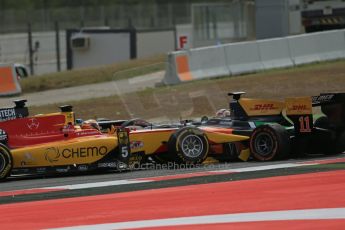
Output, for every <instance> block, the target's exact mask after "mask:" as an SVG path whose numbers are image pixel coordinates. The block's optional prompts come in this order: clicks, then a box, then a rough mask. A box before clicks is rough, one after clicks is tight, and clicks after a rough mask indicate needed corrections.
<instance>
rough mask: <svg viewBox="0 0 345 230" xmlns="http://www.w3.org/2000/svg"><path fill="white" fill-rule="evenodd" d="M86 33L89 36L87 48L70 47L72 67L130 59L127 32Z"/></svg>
mask: <svg viewBox="0 0 345 230" xmlns="http://www.w3.org/2000/svg"><path fill="white" fill-rule="evenodd" d="M86 34H88V33H86ZM88 35H89V36H90V47H89V48H88V49H86V50H74V49H72V52H73V55H72V57H73V58H72V62H73V69H75V68H82V67H91V66H98V65H107V64H112V63H116V62H120V61H125V60H129V59H130V35H129V33H105V34H101V33H96V34H92V33H90V34H88Z"/></svg>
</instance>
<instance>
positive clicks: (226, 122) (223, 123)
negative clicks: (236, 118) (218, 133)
mask: <svg viewBox="0 0 345 230" xmlns="http://www.w3.org/2000/svg"><path fill="white" fill-rule="evenodd" d="M219 124H220V125H232V122H231V121H220V122H219Z"/></svg>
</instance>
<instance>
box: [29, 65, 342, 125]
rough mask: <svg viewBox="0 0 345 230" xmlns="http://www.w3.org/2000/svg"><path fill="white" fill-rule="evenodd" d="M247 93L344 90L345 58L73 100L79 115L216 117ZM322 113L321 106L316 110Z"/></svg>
mask: <svg viewBox="0 0 345 230" xmlns="http://www.w3.org/2000/svg"><path fill="white" fill-rule="evenodd" d="M231 91H245V92H247V94H246V95H245V96H247V97H252V98H270V99H280V100H283V99H284V98H286V97H297V96H311V95H318V94H319V93H321V92H336V91H340V92H344V91H345V60H341V61H334V62H325V63H317V64H312V65H305V66H300V67H298V68H290V69H277V70H271V71H268V72H260V73H256V74H249V75H242V76H237V77H224V78H218V79H211V80H201V81H193V82H188V83H185V84H180V85H175V86H163V87H159V88H154V89H152V88H150V89H146V90H144V91H140V92H136V93H130V94H124V95H120V96H111V97H104V98H93V99H87V100H82V101H70V102H64V103H63V104H71V105H73V106H74V111H75V112H76V114H77V117H82V118H84V119H86V118H100V117H107V118H113V119H128V118H130V117H141V118H144V119H155V118H158V119H161V118H167V119H173V120H178V119H179V118H182V119H186V118H191V117H200V116H202V115H207V116H213V115H214V114H215V111H217V110H218V109H220V108H228V102H229V97H228V96H227V93H228V92H231ZM57 106H58V104H53V105H46V106H39V107H31V108H30V110H31V111H32V113H48V112H54V111H56V110H57ZM315 113H316V114H320V110H316V111H315Z"/></svg>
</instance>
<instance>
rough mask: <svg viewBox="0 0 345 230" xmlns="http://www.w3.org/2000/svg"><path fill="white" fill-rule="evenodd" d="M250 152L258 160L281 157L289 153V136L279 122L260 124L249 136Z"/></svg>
mask: <svg viewBox="0 0 345 230" xmlns="http://www.w3.org/2000/svg"><path fill="white" fill-rule="evenodd" d="M250 152H251V155H252V157H253V158H254V159H256V160H258V161H271V160H277V159H282V158H285V157H287V156H288V154H289V153H290V137H289V134H288V132H287V131H286V130H285V129H284V128H283V127H282V126H281V125H279V124H268V125H262V126H259V127H258V128H256V129H254V131H253V133H252V136H251V138H250Z"/></svg>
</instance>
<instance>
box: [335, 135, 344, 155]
mask: <svg viewBox="0 0 345 230" xmlns="http://www.w3.org/2000/svg"><path fill="white" fill-rule="evenodd" d="M336 152H337V153H343V152H345V131H343V132H342V134H340V136H339V137H338V139H337V145H336Z"/></svg>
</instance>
